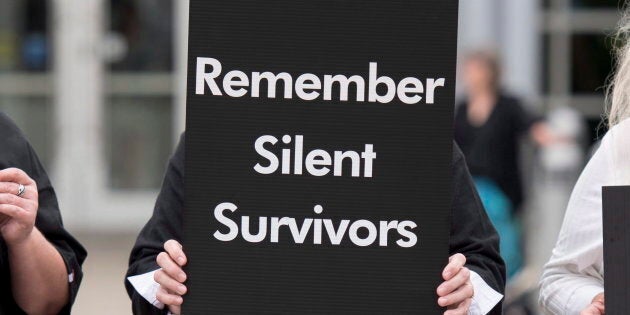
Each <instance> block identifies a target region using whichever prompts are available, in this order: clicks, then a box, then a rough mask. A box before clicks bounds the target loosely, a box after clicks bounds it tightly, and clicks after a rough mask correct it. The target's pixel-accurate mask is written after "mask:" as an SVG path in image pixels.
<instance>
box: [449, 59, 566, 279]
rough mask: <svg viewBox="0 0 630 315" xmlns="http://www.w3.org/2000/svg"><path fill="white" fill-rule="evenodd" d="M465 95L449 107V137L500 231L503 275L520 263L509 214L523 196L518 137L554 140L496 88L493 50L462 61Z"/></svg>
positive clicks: (497, 77) (496, 65) (542, 141)
mask: <svg viewBox="0 0 630 315" xmlns="http://www.w3.org/2000/svg"><path fill="white" fill-rule="evenodd" d="M462 70H463V79H464V84H465V88H466V99H465V101H464V102H463V103H462V104H460V105H459V106H458V107H457V109H456V112H455V126H454V127H455V140H456V142H457V143H458V144H459V146H460V147H461V149H462V152H463V153H464V155H465V157H466V161H467V163H468V166H469V168H470V172H471V175H472V176H473V177H474V180H475V185H476V186H477V189H478V190H479V195H480V196H481V199H482V202H483V204H484V206H485V208H486V211H487V212H488V215H489V216H490V219H491V220H492V223H493V224H494V225H495V227H496V228H497V231H498V232H499V235H500V237H501V254H502V256H503V258H504V260H505V262H506V265H507V271H508V278H509V277H511V276H513V275H514V274H516V273H517V272H518V271H519V269H520V268H521V266H522V264H523V259H522V254H521V251H520V247H521V246H520V243H521V242H520V236H519V225H518V224H517V222H516V221H515V220H514V218H513V214H514V212H515V211H517V210H518V209H519V207H520V206H521V203H522V201H523V191H522V184H521V176H520V170H519V163H518V160H519V152H518V151H519V150H518V148H519V140H520V138H521V137H522V136H524V135H529V136H530V137H531V138H532V139H533V140H534V142H535V143H537V144H540V145H547V144H550V143H552V142H553V141H554V139H553V135H552V134H551V132H550V131H549V128H548V127H547V126H546V125H545V123H544V122H542V121H541V120H540V119H538V118H537V117H535V116H534V115H532V114H531V113H529V112H527V111H526V110H525V109H524V108H523V107H522V106H521V104H520V102H519V101H518V100H517V99H516V98H514V97H511V96H508V95H506V94H504V93H503V92H502V91H501V88H500V67H499V63H498V59H497V57H496V55H494V54H492V53H490V52H483V51H478V52H474V53H471V54H469V55H467V56H466V58H465V60H464V63H463V69H462Z"/></svg>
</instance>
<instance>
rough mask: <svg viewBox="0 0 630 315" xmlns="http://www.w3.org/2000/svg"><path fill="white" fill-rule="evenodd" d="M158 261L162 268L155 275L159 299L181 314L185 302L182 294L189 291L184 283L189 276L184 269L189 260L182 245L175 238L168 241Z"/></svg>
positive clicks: (170, 309) (177, 314)
mask: <svg viewBox="0 0 630 315" xmlns="http://www.w3.org/2000/svg"><path fill="white" fill-rule="evenodd" d="M156 261H157V264H158V265H159V266H160V268H162V269H160V270H158V271H156V272H155V275H154V280H155V282H157V283H158V284H159V285H160V288H159V289H158V292H157V299H158V301H160V302H161V303H162V304H164V305H166V306H167V307H168V309H169V311H170V312H171V313H173V314H176V315H179V314H180V313H181V305H182V303H183V302H184V299H183V297H182V296H183V295H184V294H186V292H187V291H188V288H187V287H186V286H185V285H184V282H185V281H186V278H187V276H186V273H184V271H183V269H182V267H183V266H185V265H186V263H187V261H188V260H187V258H186V255H185V254H184V251H183V249H182V245H181V244H180V243H179V242H177V241H175V240H169V241H166V242H165V243H164V251H163V252H161V253H160V254H159V255H158V256H157V258H156Z"/></svg>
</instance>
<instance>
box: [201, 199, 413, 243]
mask: <svg viewBox="0 0 630 315" xmlns="http://www.w3.org/2000/svg"><path fill="white" fill-rule="evenodd" d="M236 210H237V206H236V205H235V204H233V203H230V202H224V203H221V204H219V205H218V206H216V207H215V208H214V217H215V219H216V220H217V221H218V222H219V223H221V224H222V225H223V226H224V227H225V228H227V232H225V233H223V232H221V231H219V230H217V231H215V232H214V235H213V236H214V238H216V239H217V240H219V241H223V242H230V241H233V240H235V239H236V238H237V237H238V235H239V225H238V223H236V222H235V221H234V220H232V219H230V218H229V217H227V216H226V215H225V212H226V211H228V213H230V212H232V213H233V212H236ZM313 211H314V212H315V214H321V213H322V212H323V207H322V206H320V205H316V206H315V207H314V208H313ZM240 223H241V224H240V235H241V237H242V238H243V239H244V240H245V241H247V242H249V243H259V242H262V241H265V240H268V241H269V242H271V243H278V242H279V240H280V234H281V233H282V232H281V230H285V232H283V233H290V235H291V237H292V239H293V242H294V243H295V244H303V243H304V242H305V241H306V239H307V237H308V238H309V239H311V238H312V240H313V244H315V245H319V244H322V241H323V238H324V237H327V238H328V241H329V242H330V244H332V245H340V244H341V242H342V241H343V240H344V239H345V238H346V236H347V237H348V239H350V242H352V243H353V244H354V245H356V246H361V247H363V246H370V245H372V244H374V243H375V242H377V239H378V245H379V246H384V247H386V246H389V241H390V240H389V238H388V236H389V231H390V230H393V231H396V233H398V236H400V238H398V239H397V240H396V244H397V245H398V246H400V247H403V248H409V247H413V246H415V245H416V244H417V242H418V237H417V235H416V234H415V233H414V232H413V229H415V228H416V227H417V225H416V223H415V222H413V221H397V220H394V221H380V222H378V223H377V224H375V223H372V222H371V221H369V220H357V221H354V222H351V221H350V220H341V221H340V222H339V223H338V224H337V226H335V223H334V222H333V221H332V220H331V219H321V218H305V219H303V220H302V222H301V224H300V225H298V220H297V219H296V218H291V217H281V218H280V217H270V218H268V217H259V218H258V229H257V232H256V233H255V234H253V233H252V231H251V229H250V218H249V216H242V217H241V222H240ZM377 226H378V227H377ZM282 227H284V229H283V228H282ZM362 230H363V232H361V233H360V232H359V231H362ZM324 232H325V233H324ZM360 234H361V235H360ZM283 239H284V238H283Z"/></svg>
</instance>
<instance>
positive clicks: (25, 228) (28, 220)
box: [0, 168, 39, 246]
mask: <svg viewBox="0 0 630 315" xmlns="http://www.w3.org/2000/svg"><path fill="white" fill-rule="evenodd" d="M20 185H24V188H25V191H24V193H23V194H22V195H21V196H18V193H19V189H20V187H21V186H20ZM38 198H39V194H38V192H37V184H36V183H35V181H34V180H33V179H31V178H30V177H29V176H28V175H27V174H26V173H25V172H24V171H22V170H20V169H17V168H7V169H4V170H0V234H2V237H3V238H4V240H5V242H6V243H7V245H9V246H10V245H14V244H18V243H20V242H22V241H24V240H26V239H28V237H29V236H30V235H31V232H32V231H33V227H34V226H35V218H36V217H37V209H38V207H39V202H38V200H39V199H38Z"/></svg>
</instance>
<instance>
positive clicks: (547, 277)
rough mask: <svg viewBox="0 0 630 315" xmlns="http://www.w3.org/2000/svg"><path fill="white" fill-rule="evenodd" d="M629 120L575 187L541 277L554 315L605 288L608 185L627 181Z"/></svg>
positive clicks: (574, 309) (572, 310)
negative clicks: (604, 211)
mask: <svg viewBox="0 0 630 315" xmlns="http://www.w3.org/2000/svg"><path fill="white" fill-rule="evenodd" d="M628 131H630V124H629V123H628V121H626V122H624V123H622V124H620V125H618V126H616V127H614V128H613V129H611V130H610V132H609V133H608V134H607V135H606V136H605V137H604V139H603V140H602V144H601V146H600V148H599V149H598V150H597V152H596V153H595V155H593V157H592V159H591V160H590V161H589V163H588V164H587V165H586V167H585V168H584V171H583V172H582V174H581V175H580V178H579V179H578V182H577V183H576V185H575V188H574V189H573V192H572V194H571V198H570V200H569V205H568V207H567V211H566V214H565V218H564V222H563V223H562V229H561V230H560V235H559V236H558V241H557V243H556V246H555V248H554V249H553V253H552V256H551V258H550V260H549V262H548V263H547V264H546V265H545V267H544V270H543V275H542V278H541V281H540V286H541V288H540V297H539V300H540V304H541V306H542V307H543V309H544V310H545V311H546V312H548V313H551V314H579V313H580V312H581V311H582V310H583V309H584V308H585V307H586V306H587V305H589V304H590V303H591V301H592V299H593V298H594V297H595V296H596V295H597V294H599V293H602V292H604V277H603V274H604V266H603V265H604V263H603V240H602V186H607V185H618V184H621V183H622V182H623V178H624V177H626V175H627V174H626V173H627V170H628V166H629V164H630V163H628V162H627V161H628V159H626V160H623V162H622V164H619V162H620V161H621V160H620V159H619V157H620V156H621V155H624V154H625V153H624V151H625V149H624V148H628V145H629V143H628V142H629V141H628V140H630V136H628V135H630V133H628Z"/></svg>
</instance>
